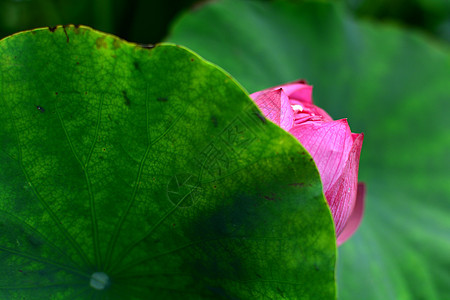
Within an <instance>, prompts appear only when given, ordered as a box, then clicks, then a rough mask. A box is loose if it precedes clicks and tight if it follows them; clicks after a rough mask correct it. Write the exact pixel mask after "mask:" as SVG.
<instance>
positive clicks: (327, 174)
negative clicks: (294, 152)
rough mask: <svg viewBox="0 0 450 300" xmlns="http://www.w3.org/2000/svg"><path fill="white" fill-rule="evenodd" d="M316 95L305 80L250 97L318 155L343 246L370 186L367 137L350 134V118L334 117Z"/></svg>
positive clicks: (327, 196) (320, 170) (337, 232)
mask: <svg viewBox="0 0 450 300" xmlns="http://www.w3.org/2000/svg"><path fill="white" fill-rule="evenodd" d="M311 96H312V86H310V85H307V84H306V83H305V82H304V81H303V80H299V81H296V82H291V83H287V84H283V85H279V86H276V87H273V88H269V89H266V90H263V91H260V92H256V93H253V94H251V95H250V97H252V99H253V100H254V101H255V102H256V104H257V105H258V106H259V108H260V109H261V110H262V112H263V114H264V115H265V116H266V117H267V118H268V119H269V120H271V121H272V122H274V123H275V124H277V125H278V126H280V127H281V128H283V129H284V130H286V131H289V132H290V133H291V134H292V135H294V136H295V137H296V138H297V139H298V141H299V142H300V143H301V144H302V145H303V147H304V148H305V149H306V150H307V151H308V152H309V153H310V155H311V156H312V158H313V159H314V162H315V163H316V166H317V168H318V170H319V173H320V177H321V179H322V185H323V191H324V194H325V198H326V199H327V202H328V205H329V207H330V210H331V213H332V215H333V220H334V223H335V229H336V236H337V242H338V245H340V244H342V243H343V242H344V241H345V240H347V239H348V238H349V237H350V236H351V235H352V234H353V233H354V232H355V230H356V229H357V227H358V226H359V223H360V221H361V218H362V211H363V209H364V191H365V187H364V186H362V187H359V188H358V167H359V157H360V153H361V147H362V142H363V139H364V135H363V134H356V133H351V131H350V127H349V126H348V123H347V120H346V119H342V120H337V121H333V119H332V118H331V117H330V116H329V115H328V114H327V113H326V112H325V111H324V110H323V109H321V108H320V107H317V106H315V105H314V104H313V102H312V97H311Z"/></svg>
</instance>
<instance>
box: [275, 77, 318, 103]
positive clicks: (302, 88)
mask: <svg viewBox="0 0 450 300" xmlns="http://www.w3.org/2000/svg"><path fill="white" fill-rule="evenodd" d="M278 88H282V89H283V91H284V92H285V93H286V95H287V96H288V97H289V99H290V100H291V104H293V105H294V104H300V103H295V101H300V102H303V103H311V104H312V103H313V102H312V88H313V87H312V86H311V85H308V84H304V83H298V82H293V83H287V84H283V85H280V86H278Z"/></svg>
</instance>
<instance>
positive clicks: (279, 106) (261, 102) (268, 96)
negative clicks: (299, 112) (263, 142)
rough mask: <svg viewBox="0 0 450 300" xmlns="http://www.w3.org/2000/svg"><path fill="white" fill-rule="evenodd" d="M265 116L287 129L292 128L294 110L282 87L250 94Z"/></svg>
mask: <svg viewBox="0 0 450 300" xmlns="http://www.w3.org/2000/svg"><path fill="white" fill-rule="evenodd" d="M250 97H251V98H252V99H253V101H255V103H256V105H257V106H258V107H259V109H260V110H261V111H262V113H263V114H264V116H266V118H268V119H269V120H270V121H272V122H274V123H275V124H277V125H278V126H280V127H281V128H283V129H284V130H286V131H289V129H291V128H292V125H293V122H294V117H293V114H294V111H293V110H292V107H291V105H290V104H289V98H288V97H287V96H286V94H285V93H284V92H283V90H282V89H276V90H272V89H270V90H264V91H261V92H256V93H253V94H251V95H250Z"/></svg>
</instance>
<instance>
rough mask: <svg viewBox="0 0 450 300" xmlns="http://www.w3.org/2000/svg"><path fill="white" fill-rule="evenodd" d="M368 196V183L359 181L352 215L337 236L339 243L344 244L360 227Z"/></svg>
mask: <svg viewBox="0 0 450 300" xmlns="http://www.w3.org/2000/svg"><path fill="white" fill-rule="evenodd" d="M365 196H366V185H365V184H364V183H362V182H359V183H358V188H357V192H356V201H355V207H354V208H353V211H352V212H351V214H350V217H349V218H348V220H347V224H345V227H344V229H342V232H341V234H339V236H338V237H337V245H338V246H340V245H342V244H343V243H344V242H345V241H346V240H348V239H349V238H350V237H351V236H352V235H353V234H354V233H355V231H356V229H358V227H359V224H360V223H361V220H362V217H363V214H364V198H365Z"/></svg>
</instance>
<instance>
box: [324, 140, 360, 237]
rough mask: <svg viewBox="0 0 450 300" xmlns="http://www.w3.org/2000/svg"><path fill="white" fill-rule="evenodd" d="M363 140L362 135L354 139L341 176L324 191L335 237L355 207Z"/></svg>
mask: <svg viewBox="0 0 450 300" xmlns="http://www.w3.org/2000/svg"><path fill="white" fill-rule="evenodd" d="M363 139H364V135H363V134H359V135H358V136H357V137H356V139H355V141H354V143H353V146H352V149H351V151H350V153H349V155H348V160H347V162H346V164H345V168H344V170H342V174H341V176H340V177H339V178H338V180H337V181H336V182H335V183H334V184H333V186H331V187H330V188H329V189H328V190H325V189H324V190H325V198H326V199H327V202H328V205H329V206H330V209H331V213H332V215H333V219H334V223H335V225H336V236H339V235H340V234H341V232H342V231H343V229H344V227H345V225H346V223H347V221H348V219H349V217H350V214H351V212H352V211H353V208H354V206H355V202H356V195H357V185H358V167H359V156H360V153H361V147H362V142H363Z"/></svg>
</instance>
